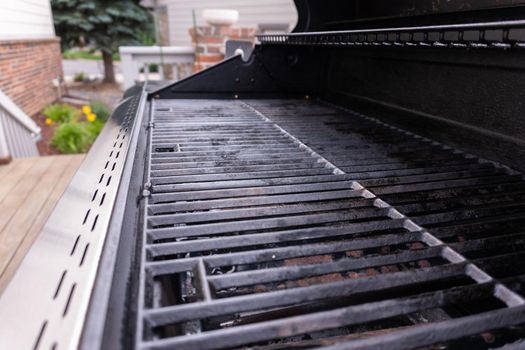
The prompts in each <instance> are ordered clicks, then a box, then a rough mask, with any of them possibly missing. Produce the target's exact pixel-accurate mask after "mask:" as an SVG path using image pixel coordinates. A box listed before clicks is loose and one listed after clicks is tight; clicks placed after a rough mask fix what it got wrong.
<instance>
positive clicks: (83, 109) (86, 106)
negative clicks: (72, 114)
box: [82, 105, 91, 115]
mask: <svg viewBox="0 0 525 350" xmlns="http://www.w3.org/2000/svg"><path fill="white" fill-rule="evenodd" d="M82 112H84V114H85V115H89V114H91V107H89V106H88V105H85V106H82Z"/></svg>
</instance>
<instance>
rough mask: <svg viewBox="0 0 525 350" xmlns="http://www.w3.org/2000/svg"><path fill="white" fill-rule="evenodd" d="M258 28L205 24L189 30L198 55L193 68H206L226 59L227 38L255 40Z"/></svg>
mask: <svg viewBox="0 0 525 350" xmlns="http://www.w3.org/2000/svg"><path fill="white" fill-rule="evenodd" d="M255 32H256V28H249V27H244V28H240V27H234V26H231V25H205V26H199V27H197V33H195V29H194V28H191V29H190V30H189V33H190V36H191V40H192V43H193V46H194V47H195V52H196V53H197V57H196V60H195V64H194V67H193V70H194V71H195V72H198V71H201V70H203V69H206V68H208V67H210V66H213V65H214V64H216V63H218V62H220V61H222V60H223V59H224V50H225V43H226V40H230V39H231V40H246V41H252V42H254V41H255Z"/></svg>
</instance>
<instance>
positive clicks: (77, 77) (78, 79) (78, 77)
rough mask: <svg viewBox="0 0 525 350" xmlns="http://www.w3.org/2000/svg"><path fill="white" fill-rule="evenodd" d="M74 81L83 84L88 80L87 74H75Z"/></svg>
mask: <svg viewBox="0 0 525 350" xmlns="http://www.w3.org/2000/svg"><path fill="white" fill-rule="evenodd" d="M73 80H74V81H76V82H77V83H79V82H82V81H84V80H86V74H85V73H84V72H78V73H75V75H74V77H73Z"/></svg>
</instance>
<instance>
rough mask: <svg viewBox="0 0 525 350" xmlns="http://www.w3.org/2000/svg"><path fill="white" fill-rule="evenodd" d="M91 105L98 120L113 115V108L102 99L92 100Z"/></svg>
mask: <svg viewBox="0 0 525 350" xmlns="http://www.w3.org/2000/svg"><path fill="white" fill-rule="evenodd" d="M89 106H90V107H91V111H92V113H94V114H95V115H96V116H97V120H102V121H104V122H105V121H106V120H108V118H109V116H110V115H111V110H110V109H109V107H108V106H107V105H106V104H105V103H104V102H102V101H92V102H91V103H90V104H89Z"/></svg>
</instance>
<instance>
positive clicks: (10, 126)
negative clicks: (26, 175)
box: [0, 91, 40, 160]
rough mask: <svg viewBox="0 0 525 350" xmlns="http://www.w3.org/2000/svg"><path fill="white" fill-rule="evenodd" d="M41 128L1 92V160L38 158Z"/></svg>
mask: <svg viewBox="0 0 525 350" xmlns="http://www.w3.org/2000/svg"><path fill="white" fill-rule="evenodd" d="M39 139H40V128H39V127H38V125H36V123H35V122H34V121H33V120H32V119H31V118H30V117H29V116H28V115H27V114H25V113H24V112H23V111H22V110H21V109H20V108H18V106H17V105H15V104H14V102H13V101H11V100H10V99H9V97H7V96H6V95H5V94H4V93H3V92H2V91H0V160H2V159H9V158H11V157H12V158H21V157H37V156H38V148H37V147H36V142H37V141H38V140H39Z"/></svg>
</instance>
